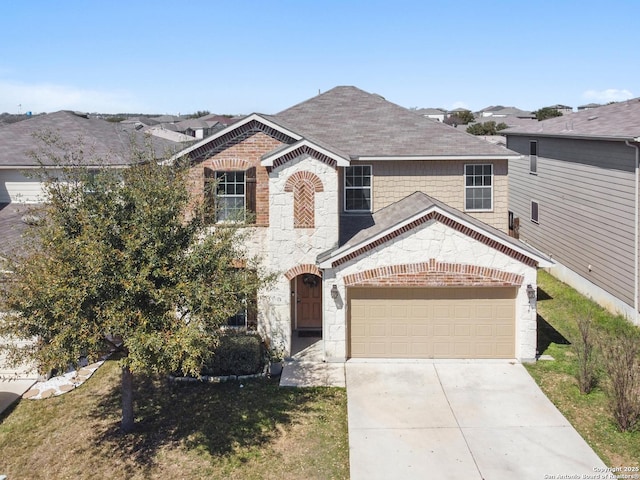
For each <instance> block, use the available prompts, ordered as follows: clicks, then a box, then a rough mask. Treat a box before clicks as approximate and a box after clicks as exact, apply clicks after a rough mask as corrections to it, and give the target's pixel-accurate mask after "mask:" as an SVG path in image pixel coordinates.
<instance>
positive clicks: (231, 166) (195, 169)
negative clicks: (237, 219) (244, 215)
mask: <svg viewBox="0 0 640 480" xmlns="http://www.w3.org/2000/svg"><path fill="white" fill-rule="evenodd" d="M281 145H282V142H280V141H279V140H277V139H275V138H272V137H270V136H269V135H267V134H265V133H263V132H254V133H253V134H252V135H251V136H249V137H247V138H245V139H243V140H242V141H241V142H240V143H236V144H233V145H231V146H229V148H226V149H224V150H222V151H220V152H218V153H215V154H214V155H212V156H210V157H208V158H206V159H205V160H203V161H201V162H199V163H197V164H195V165H193V166H192V167H191V172H190V174H189V179H190V190H191V194H192V195H194V196H195V197H196V198H202V197H203V195H204V169H205V168H211V169H212V170H227V171H230V170H247V169H249V168H251V167H256V225H257V226H262V227H266V226H268V225H269V173H268V171H267V168H265V167H263V166H261V165H260V158H261V157H262V156H263V155H264V154H266V153H268V152H271V151H273V150H275V149H276V148H279V147H280V146H281Z"/></svg>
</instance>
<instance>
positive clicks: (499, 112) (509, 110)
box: [475, 105, 536, 122]
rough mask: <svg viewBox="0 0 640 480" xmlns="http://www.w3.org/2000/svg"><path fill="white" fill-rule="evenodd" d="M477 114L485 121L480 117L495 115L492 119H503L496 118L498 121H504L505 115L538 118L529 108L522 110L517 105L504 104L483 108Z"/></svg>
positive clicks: (477, 116) (478, 117)
mask: <svg viewBox="0 0 640 480" xmlns="http://www.w3.org/2000/svg"><path fill="white" fill-rule="evenodd" d="M475 116H476V118H477V119H479V120H478V121H484V120H480V119H483V118H487V117H493V118H492V119H497V118H500V119H501V120H496V122H498V121H504V120H502V119H503V118H505V117H515V118H536V116H535V115H534V114H533V113H532V112H529V111H527V110H520V109H519V108H516V107H503V106H502V105H496V106H491V107H487V108H483V109H482V110H480V111H479V112H477V113H476V115H475Z"/></svg>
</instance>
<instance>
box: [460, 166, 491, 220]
mask: <svg viewBox="0 0 640 480" xmlns="http://www.w3.org/2000/svg"><path fill="white" fill-rule="evenodd" d="M464 182H465V183H464V185H465V187H464V208H465V210H466V211H490V210H492V209H493V165H491V164H480V165H465V166H464Z"/></svg>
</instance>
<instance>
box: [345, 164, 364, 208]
mask: <svg viewBox="0 0 640 480" xmlns="http://www.w3.org/2000/svg"><path fill="white" fill-rule="evenodd" d="M344 210H345V212H370V211H371V165H354V166H352V167H347V168H345V170H344Z"/></svg>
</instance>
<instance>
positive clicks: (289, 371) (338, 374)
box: [280, 337, 345, 388]
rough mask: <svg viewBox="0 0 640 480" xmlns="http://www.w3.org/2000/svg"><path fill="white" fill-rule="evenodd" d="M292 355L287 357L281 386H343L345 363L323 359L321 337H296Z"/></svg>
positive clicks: (281, 377)
mask: <svg viewBox="0 0 640 480" xmlns="http://www.w3.org/2000/svg"><path fill="white" fill-rule="evenodd" d="M292 343H293V345H292V356H291V357H290V358H288V359H286V361H285V363H284V368H283V370H282V375H281V376H280V386H281V387H343V388H344V386H345V375H344V363H327V362H324V361H323V354H322V339H321V338H319V337H294V339H293V342H292Z"/></svg>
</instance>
